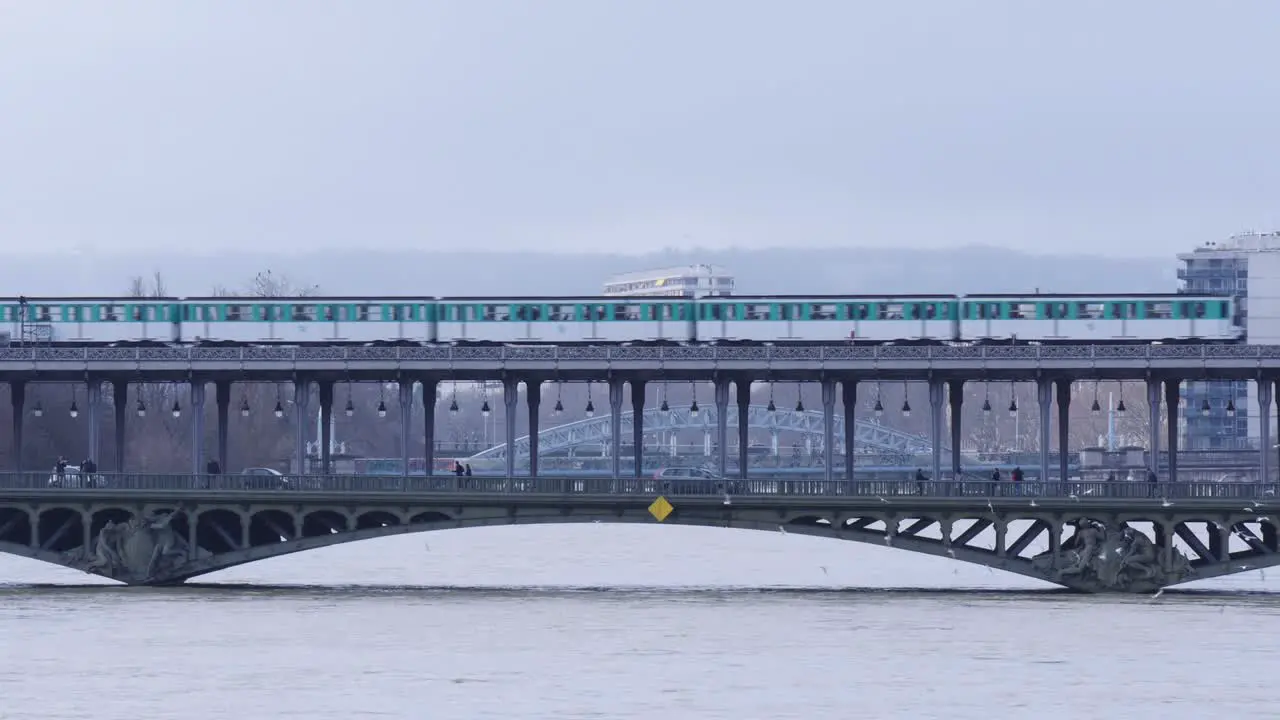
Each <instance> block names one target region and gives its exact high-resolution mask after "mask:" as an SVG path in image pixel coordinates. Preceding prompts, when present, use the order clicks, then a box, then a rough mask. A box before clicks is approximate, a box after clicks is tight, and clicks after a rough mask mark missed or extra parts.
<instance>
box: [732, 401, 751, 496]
mask: <svg viewBox="0 0 1280 720" xmlns="http://www.w3.org/2000/svg"><path fill="white" fill-rule="evenodd" d="M733 386H734V388H736V389H737V392H738V477H739V478H742V479H743V480H746V479H747V471H748V469H749V468H750V466H751V453H750V450H751V380H750V379H749V378H738V379H737V380H735V381H734V383H733Z"/></svg>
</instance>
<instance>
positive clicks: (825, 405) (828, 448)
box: [822, 378, 836, 483]
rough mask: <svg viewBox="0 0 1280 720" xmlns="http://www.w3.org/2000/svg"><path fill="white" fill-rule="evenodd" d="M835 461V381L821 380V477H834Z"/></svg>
mask: <svg viewBox="0 0 1280 720" xmlns="http://www.w3.org/2000/svg"><path fill="white" fill-rule="evenodd" d="M835 462H836V381H835V380H828V379H825V378H824V379H823V380H822V479H823V480H825V481H827V483H830V482H831V481H832V480H834V479H835V475H836V473H835V468H833V467H832V465H834V464H835Z"/></svg>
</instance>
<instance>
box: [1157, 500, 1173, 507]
mask: <svg viewBox="0 0 1280 720" xmlns="http://www.w3.org/2000/svg"><path fill="white" fill-rule="evenodd" d="M1160 507H1173V503H1171V502H1169V498H1162V499H1161V500H1160Z"/></svg>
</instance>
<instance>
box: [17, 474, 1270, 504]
mask: <svg viewBox="0 0 1280 720" xmlns="http://www.w3.org/2000/svg"><path fill="white" fill-rule="evenodd" d="M59 483H61V485H59ZM1278 491H1280V485H1276V484H1273V483H1201V482H1185V483H1167V482H1157V483H1147V482H1133V481H1114V482H1106V481H1081V482H1065V483H1064V482H1044V483H1041V482H1033V481H1028V482H1022V483H1013V482H1011V481H1008V480H1005V481H1001V482H994V481H989V480H962V481H938V482H935V481H924V482H918V481H915V480H912V479H907V480H875V481H862V480H856V481H854V482H846V481H843V480H835V481H823V480H810V479H799V480H792V479H787V478H752V479H747V480H737V479H728V480H702V479H688V480H686V479H680V480H657V479H653V478H621V479H616V480H615V479H612V478H606V477H582V476H568V477H565V476H549V477H542V476H540V477H535V478H530V477H515V478H503V477H481V476H469V477H459V476H453V475H449V476H442V477H423V476H418V477H408V478H405V477H403V476H370V475H345V476H340V475H310V476H291V477H287V478H272V477H265V476H235V475H233V476H227V475H213V476H211V475H143V474H110V473H102V474H98V475H95V476H93V477H92V478H88V479H87V481H86V479H84V478H79V477H75V476H72V477H68V478H66V479H64V480H62V481H59V480H57V479H56V478H51V477H50V476H49V475H48V474H47V473H10V474H0V501H11V502H12V501H25V500H31V501H41V502H51V501H52V502H58V501H66V502H69V503H82V502H84V503H99V504H100V503H103V502H129V503H141V504H151V503H156V502H166V501H175V500H181V501H187V502H195V503H199V502H207V501H214V502H227V501H243V502H248V503H255V502H274V503H278V502H282V501H286V502H290V503H295V504H330V503H335V502H338V503H348V504H349V503H360V502H365V501H374V502H379V503H381V502H387V501H395V502H404V503H409V504H431V503H439V504H459V505H465V504H473V503H486V504H493V503H494V502H495V501H500V502H501V503H503V504H509V505H511V506H524V505H529V506H535V505H536V506H547V505H555V506H563V505H574V506H583V507H599V506H612V505H632V504H635V503H640V502H643V503H646V504H647V503H649V502H651V501H652V500H653V499H654V498H655V497H657V496H659V495H662V496H666V497H668V498H670V499H671V501H672V502H680V503H682V504H694V505H706V504H726V503H729V504H735V505H750V506H753V507H789V506H792V505H795V504H796V503H797V502H802V503H804V504H805V505H810V506H821V507H830V508H863V507H873V508H879V509H886V508H888V507H892V508H896V509H901V510H904V511H912V510H916V509H923V508H957V509H958V508H985V507H995V506H1001V507H1029V506H1030V507H1038V508H1042V509H1046V510H1049V509H1055V508H1057V509H1061V510H1070V509H1077V508H1082V507H1106V508H1114V509H1120V508H1142V509H1168V508H1171V507H1173V506H1174V505H1175V504H1176V505H1177V506H1178V507H1179V508H1180V509H1185V508H1186V507H1187V506H1189V505H1193V506H1195V507H1197V508H1203V509H1222V510H1232V511H1234V510H1239V509H1241V507H1242V506H1244V505H1250V504H1253V505H1255V506H1259V505H1262V504H1265V503H1269V502H1270V503H1278V504H1280V497H1278V496H1277V492H1278Z"/></svg>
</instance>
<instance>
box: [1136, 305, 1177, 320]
mask: <svg viewBox="0 0 1280 720" xmlns="http://www.w3.org/2000/svg"><path fill="white" fill-rule="evenodd" d="M1143 310H1144V311H1145V315H1146V318H1147V319H1148V320H1167V319H1169V318H1171V317H1173V306H1172V304H1170V303H1167V302H1148V303H1146V304H1145V307H1144V308H1143Z"/></svg>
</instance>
